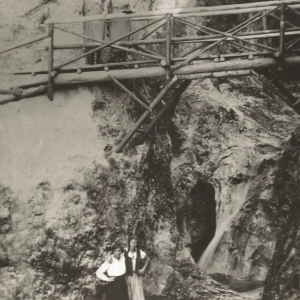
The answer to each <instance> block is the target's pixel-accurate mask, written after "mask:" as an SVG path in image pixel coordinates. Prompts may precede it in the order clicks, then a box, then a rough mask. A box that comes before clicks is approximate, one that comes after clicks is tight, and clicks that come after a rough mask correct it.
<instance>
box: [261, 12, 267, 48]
mask: <svg viewBox="0 0 300 300" xmlns="http://www.w3.org/2000/svg"><path fill="white" fill-rule="evenodd" d="M266 12H267V11H266V10H263V14H265V13H266ZM262 26H263V30H264V31H265V30H268V20H267V17H263V18H262ZM263 43H264V44H265V45H266V46H268V39H264V40H263Z"/></svg>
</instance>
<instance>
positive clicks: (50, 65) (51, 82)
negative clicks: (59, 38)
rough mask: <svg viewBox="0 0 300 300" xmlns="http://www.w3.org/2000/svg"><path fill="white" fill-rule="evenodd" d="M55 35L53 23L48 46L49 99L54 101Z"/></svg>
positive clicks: (49, 32)
mask: <svg viewBox="0 0 300 300" xmlns="http://www.w3.org/2000/svg"><path fill="white" fill-rule="evenodd" d="M53 33H54V25H53V23H51V24H49V29H48V36H49V45H48V98H49V100H51V101H52V100H53V85H54V77H53V76H52V75H53V74H52V71H53Z"/></svg>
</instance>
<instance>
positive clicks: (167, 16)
mask: <svg viewBox="0 0 300 300" xmlns="http://www.w3.org/2000/svg"><path fill="white" fill-rule="evenodd" d="M299 8H300V1H299V0H297V1H295V0H290V1H267V2H259V3H249V4H233V5H226V6H211V7H199V8H192V9H191V8H189V9H176V10H170V11H167V12H164V11H148V12H137V13H132V14H124V13H123V14H106V15H98V16H86V17H81V18H71V19H63V20H56V19H49V20H47V21H46V22H45V25H47V26H48V34H47V35H44V36H41V37H38V38H36V39H33V40H30V41H27V42H24V43H21V44H18V45H15V46H12V47H9V48H7V49H4V50H0V54H1V53H4V52H7V51H10V50H13V49H16V48H18V47H22V46H25V45H27V44H29V43H34V42H38V41H40V40H42V39H46V38H48V46H47V47H46V49H47V51H48V69H47V70H44V71H43V70H42V71H41V73H43V72H44V73H47V74H48V97H49V98H50V99H52V98H53V85H54V78H55V77H56V76H57V74H59V73H60V72H65V71H75V72H76V71H77V73H81V72H83V71H85V69H88V70H91V69H95V68H97V69H104V70H105V71H108V70H109V68H111V67H124V66H125V67H127V68H132V69H133V72H135V71H136V70H134V69H136V68H138V67H139V65H141V64H147V65H148V64H156V65H160V66H161V67H163V68H165V69H167V77H168V78H170V77H171V76H172V72H173V71H175V70H177V69H180V68H181V67H183V66H186V65H188V64H193V63H197V61H199V60H212V61H214V62H215V63H217V62H223V61H225V60H231V59H236V58H242V57H246V58H248V59H254V58H255V57H256V56H261V57H268V56H272V57H274V56H275V57H276V58H278V63H279V64H282V63H283V58H284V55H285V53H286V52H290V53H291V52H292V51H298V50H297V49H294V48H295V46H296V45H297V43H298V42H299V41H300V24H299V25H297V24H293V23H292V22H291V21H289V20H287V18H286V14H287V11H288V14H294V15H295V16H297V17H298V18H299V16H300V12H299V11H297V9H299ZM254 13H255V14H254ZM278 13H279V14H278ZM233 14H235V15H237V14H238V15H241V14H243V15H246V16H248V18H247V19H246V20H245V21H243V22H241V23H240V24H239V25H237V26H235V27H233V28H232V29H230V30H228V31H226V32H223V31H221V30H218V29H215V28H211V27H209V26H204V25H202V24H201V23H200V22H197V23H195V22H192V21H191V20H190V19H191V17H194V18H198V17H217V16H227V15H233ZM250 14H252V16H249V15H250ZM253 14H254V15H253ZM270 17H271V18H273V19H274V20H279V26H278V28H277V29H268V28H267V21H266V19H267V18H270ZM128 18H130V19H131V20H132V21H133V22H135V21H139V22H141V21H146V22H148V23H147V24H145V25H141V24H140V23H138V26H139V27H138V28H136V29H134V30H132V31H131V32H129V33H127V34H125V35H123V36H120V37H118V38H117V39H114V40H111V41H104V40H99V39H95V38H91V37H89V36H87V35H84V34H82V33H78V32H74V31H72V30H67V29H64V28H61V27H59V24H72V23H83V22H87V21H97V20H105V21H106V22H110V21H111V20H114V19H128ZM257 22H260V23H259V24H260V27H261V29H260V30H251V31H249V29H250V28H251V27H252V26H253V24H257ZM276 22H277V21H276ZM179 26H187V27H189V28H192V29H194V31H195V30H196V31H197V35H191V36H183V37H178V36H177V33H176V28H178V27H179ZM256 27H258V26H256ZM161 28H164V29H163V33H164V35H163V36H164V37H163V38H159V39H154V38H153V37H152V35H153V34H154V33H155V32H157V31H158V30H160V29H161ZM146 29H147V30H148V29H149V31H148V32H144V31H145V30H146ZM251 29H252V28H251ZM54 30H60V31H64V32H66V33H68V34H71V35H75V36H77V37H81V38H83V39H88V40H89V41H92V42H93V43H76V44H55V43H54V36H55V35H54ZM138 33H139V35H140V33H143V35H142V37H141V38H138V39H133V37H135V36H136V34H138ZM199 33H200V34H201V35H198V34H199ZM148 37H151V39H147V38H148ZM128 38H129V39H131V40H124V39H128ZM266 39H273V40H274V39H278V40H279V42H278V47H276V48H275V47H274V43H273V44H272V45H267V43H265V42H264V43H260V42H259V41H261V40H266ZM191 43H193V44H195V45H196V46H194V47H192V48H190V47H187V48H188V49H187V51H184V52H183V53H179V55H177V56H176V57H175V55H174V54H175V51H174V49H175V47H177V46H178V45H181V44H191ZM221 43H230V44H231V45H232V46H234V47H235V48H236V49H238V50H239V51H238V53H218V54H215V55H211V51H212V50H213V49H214V48H216V47H217V46H218V45H220V44H221ZM148 45H151V46H153V45H163V47H161V49H163V51H162V52H163V53H156V52H153V49H151V50H149V49H147V48H146V47H147V46H148ZM107 47H110V48H115V49H118V50H122V51H125V52H127V53H131V54H133V55H134V56H133V60H131V61H126V62H118V63H102V64H96V65H92V66H80V67H76V68H75V69H74V68H73V69H66V66H68V65H70V64H72V63H74V62H76V61H78V60H80V59H82V58H85V57H87V56H88V55H91V54H93V53H95V52H97V51H101V50H103V49H105V48H107ZM76 48H77V49H78V48H87V49H89V51H88V52H85V53H83V54H81V55H79V56H77V57H75V58H72V59H70V60H68V61H66V62H63V63H60V64H55V62H54V55H53V54H54V51H56V50H63V49H76ZM240 49H244V52H241V51H240ZM136 56H139V57H142V58H144V59H145V58H146V59H148V60H141V59H139V60H137V59H136ZM195 61H196V62H195ZM23 73H24V72H23ZM0 92H1V91H0Z"/></svg>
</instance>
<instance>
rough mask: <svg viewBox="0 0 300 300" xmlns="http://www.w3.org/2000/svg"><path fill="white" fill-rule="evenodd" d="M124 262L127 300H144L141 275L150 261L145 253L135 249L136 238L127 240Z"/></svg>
mask: <svg viewBox="0 0 300 300" xmlns="http://www.w3.org/2000/svg"><path fill="white" fill-rule="evenodd" d="M145 260H146V261H145ZM125 261H126V282H127V289H128V295H129V300H145V298H144V292H143V281H142V277H141V275H143V274H144V273H145V269H146V268H147V266H148V263H149V261H150V260H149V258H148V257H147V255H146V253H145V252H144V251H142V250H140V249H139V248H138V247H137V237H135V236H132V237H130V238H129V240H128V249H125ZM144 261H145V263H144Z"/></svg>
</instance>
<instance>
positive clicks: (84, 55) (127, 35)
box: [54, 18, 164, 70]
mask: <svg viewBox="0 0 300 300" xmlns="http://www.w3.org/2000/svg"><path fill="white" fill-rule="evenodd" d="M163 19H164V18H161V19H158V20H155V21H153V22H151V23H149V24H146V25H144V26H142V27H140V28H138V29H136V30H133V31H131V32H129V33H127V34H125V35H123V36H121V37H119V38H117V39H115V40H113V41H110V42H108V43H105V44H103V45H101V46H99V47H97V48H95V49H93V50H91V51H89V52H86V53H84V54H82V55H79V56H77V57H75V58H73V59H71V60H69V61H67V62H65V63H62V64H60V65H58V66H56V67H55V68H54V70H57V69H60V68H61V67H64V66H66V65H69V64H71V63H72V62H75V61H77V60H79V59H81V58H84V57H86V56H88V55H90V54H93V53H95V52H97V51H99V50H102V49H104V48H106V47H109V46H110V45H113V44H115V43H116V42H119V41H121V40H123V39H125V38H127V37H129V36H131V35H133V34H135V33H136V32H138V31H140V30H143V29H145V28H146V27H148V26H151V25H152V24H155V23H157V22H159V21H161V20H163ZM126 51H127V50H126Z"/></svg>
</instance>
